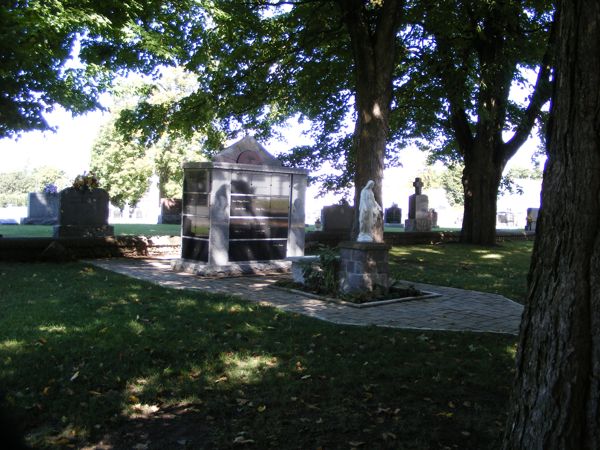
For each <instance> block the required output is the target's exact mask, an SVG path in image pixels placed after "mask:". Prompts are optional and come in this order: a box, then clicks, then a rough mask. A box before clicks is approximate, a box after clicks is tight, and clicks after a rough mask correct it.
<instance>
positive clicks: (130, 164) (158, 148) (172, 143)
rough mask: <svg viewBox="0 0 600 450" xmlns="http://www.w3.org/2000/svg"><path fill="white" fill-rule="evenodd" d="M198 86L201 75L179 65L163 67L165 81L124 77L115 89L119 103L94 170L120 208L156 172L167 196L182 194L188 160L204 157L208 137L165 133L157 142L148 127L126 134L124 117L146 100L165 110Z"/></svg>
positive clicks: (97, 146) (135, 198)
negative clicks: (122, 127) (122, 126)
mask: <svg viewBox="0 0 600 450" xmlns="http://www.w3.org/2000/svg"><path fill="white" fill-rule="evenodd" d="M195 88H196V81H195V77H194V76H192V75H191V74H190V73H187V72H185V71H183V70H182V69H176V68H164V69H162V70H161V77H160V79H159V80H154V81H152V80H144V79H132V80H123V81H121V82H120V83H119V84H118V85H117V87H116V89H115V90H114V105H113V107H112V108H111V116H110V119H109V121H108V123H107V124H105V125H104V126H103V127H102V129H101V130H100V132H99V134H98V136H97V138H96V142H95V143H94V146H93V149H92V163H91V170H92V171H93V172H94V174H95V175H96V176H97V177H98V179H99V181H100V184H101V185H102V187H104V188H105V189H106V190H107V191H108V192H109V194H110V198H111V202H112V203H113V204H114V205H115V206H117V207H118V208H120V209H123V208H124V207H125V206H126V205H129V206H131V207H134V206H135V205H136V204H137V203H138V202H139V201H140V199H141V198H142V196H143V195H144V194H145V193H146V191H147V189H148V187H149V185H150V178H151V176H152V175H156V176H157V177H158V188H159V194H160V197H161V198H164V197H181V195H182V193H181V190H182V182H183V170H182V168H181V164H182V162H184V161H186V160H191V159H193V160H198V159H202V158H203V154H202V148H203V146H202V143H203V142H204V141H205V138H204V136H203V135H201V134H199V133H195V134H191V135H188V134H181V135H178V134H177V133H174V132H166V131H165V132H163V133H162V134H161V135H160V136H158V138H156V139H154V140H153V141H154V142H153V143H148V142H147V141H148V139H147V137H146V136H144V134H143V132H142V131H139V130H138V131H132V132H131V133H128V134H127V135H126V136H125V135H124V133H123V130H120V129H119V126H118V125H119V124H118V122H119V119H120V118H121V117H122V116H123V117H126V116H127V115H128V114H132V110H133V109H134V108H136V106H137V105H139V104H140V103H144V104H147V105H152V106H156V107H157V108H161V106H162V105H164V104H165V103H168V104H170V103H172V102H174V101H176V100H177V99H179V98H182V97H185V96H186V95H188V94H189V93H190V92H192V91H194V90H195Z"/></svg>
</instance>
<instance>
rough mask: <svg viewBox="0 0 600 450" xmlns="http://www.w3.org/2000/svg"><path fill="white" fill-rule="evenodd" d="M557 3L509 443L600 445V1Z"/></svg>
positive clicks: (532, 447)
mask: <svg viewBox="0 0 600 450" xmlns="http://www.w3.org/2000/svg"><path fill="white" fill-rule="evenodd" d="M558 8H559V9H558V17H559V19H558V33H559V34H558V39H557V42H558V49H557V50H558V53H557V58H558V59H557V69H556V77H555V82H554V83H555V86H554V94H553V104H552V110H551V123H550V127H549V135H548V136H549V141H548V162H547V163H546V168H545V172H544V182H543V190H542V207H541V211H540V219H539V222H538V231H537V236H536V242H535V246H534V252H533V256H532V265H531V269H530V273H529V295H528V300H527V305H526V308H525V312H524V316H523V321H522V324H521V336H520V345H519V351H518V355H517V376H516V380H515V387H514V392H513V401H512V405H513V406H512V410H511V411H510V415H509V420H508V423H507V428H506V435H505V442H504V448H505V449H527V450H536V449H539V450H541V449H544V450H551V449H598V448H600V3H598V2H597V0H563V1H561V2H560V3H559V5H558Z"/></svg>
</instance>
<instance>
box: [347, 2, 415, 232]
mask: <svg viewBox="0 0 600 450" xmlns="http://www.w3.org/2000/svg"><path fill="white" fill-rule="evenodd" d="M339 5H340V7H341V9H342V11H343V14H344V20H345V23H346V27H347V29H348V32H349V34H350V40H351V45H352V53H353V56H354V73H355V77H356V92H355V102H356V113H357V118H356V124H355V128H354V142H353V152H352V155H353V157H354V164H355V176H354V206H355V227H354V229H355V230H354V233H353V234H354V237H355V236H356V235H357V234H358V225H357V224H358V209H359V208H358V206H359V199H360V191H361V190H362V188H363V187H364V186H365V185H366V184H367V182H368V181H369V180H373V181H374V182H375V186H374V188H373V192H374V193H375V200H377V202H378V203H379V204H380V205H381V185H382V181H383V169H384V160H385V146H386V142H387V137H388V126H389V125H388V122H389V116H390V109H391V102H392V94H393V74H394V68H395V64H396V56H397V53H398V52H397V46H398V43H397V42H398V40H397V38H396V33H397V31H398V28H399V24H400V18H401V16H402V11H403V8H404V1H399V0H398V1H396V0H386V1H384V2H383V5H382V6H380V7H379V11H378V14H377V18H376V20H375V21H374V22H372V21H371V20H370V18H369V17H368V14H367V11H366V9H365V4H364V2H363V1H362V0H339ZM374 238H375V241H376V242H383V220H381V221H378V223H377V226H376V227H375V230H374Z"/></svg>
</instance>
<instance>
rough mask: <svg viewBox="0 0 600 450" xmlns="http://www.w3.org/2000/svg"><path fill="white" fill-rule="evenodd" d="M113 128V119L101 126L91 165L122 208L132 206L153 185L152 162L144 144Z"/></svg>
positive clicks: (112, 200) (118, 206) (112, 199)
mask: <svg viewBox="0 0 600 450" xmlns="http://www.w3.org/2000/svg"><path fill="white" fill-rule="evenodd" d="M112 130H114V125H113V124H111V123H109V124H108V125H105V126H104V127H103V128H102V129H101V131H100V137H99V138H98V139H97V141H96V142H95V143H94V146H93V147H92V162H91V165H90V169H91V171H92V172H93V173H94V174H96V176H97V177H98V180H99V182H100V185H101V186H102V187H103V188H104V189H106V190H107V191H108V193H109V196H110V201H111V203H112V204H113V205H115V206H116V207H117V208H120V209H123V208H125V206H126V205H130V206H132V207H133V206H135V205H136V204H137V203H138V202H139V201H140V199H141V198H142V196H143V195H144V194H145V193H146V191H147V190H148V188H149V186H150V177H151V176H152V163H151V161H150V160H149V158H148V157H147V155H146V149H145V148H144V147H143V146H141V145H137V144H132V143H129V142H126V141H125V140H124V139H123V138H121V137H120V136H119V135H117V134H116V133H114V132H113V131H112Z"/></svg>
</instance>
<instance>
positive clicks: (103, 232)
mask: <svg viewBox="0 0 600 450" xmlns="http://www.w3.org/2000/svg"><path fill="white" fill-rule="evenodd" d="M59 196H60V200H59V212H58V223H59V224H58V225H55V226H54V237H55V238H62V237H84V238H90V237H107V236H113V235H114V229H113V227H112V226H111V225H108V201H109V196H108V192H106V191H105V190H104V189H93V190H78V189H73V188H67V189H64V190H62V191H61V192H60V194H59Z"/></svg>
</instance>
